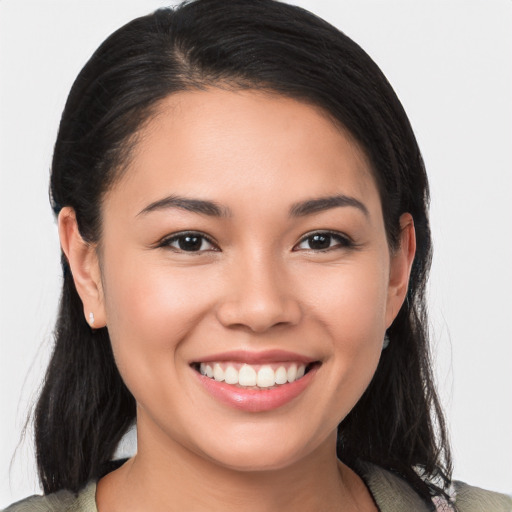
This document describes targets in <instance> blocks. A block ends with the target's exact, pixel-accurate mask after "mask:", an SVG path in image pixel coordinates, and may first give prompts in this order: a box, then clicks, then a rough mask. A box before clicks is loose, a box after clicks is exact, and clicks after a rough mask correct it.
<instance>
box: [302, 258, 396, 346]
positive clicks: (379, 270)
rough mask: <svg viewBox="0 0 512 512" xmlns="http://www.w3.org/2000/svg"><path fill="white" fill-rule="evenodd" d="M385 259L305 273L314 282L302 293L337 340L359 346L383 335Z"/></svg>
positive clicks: (365, 259) (385, 293) (385, 284)
mask: <svg viewBox="0 0 512 512" xmlns="http://www.w3.org/2000/svg"><path fill="white" fill-rule="evenodd" d="M382 261H384V262H385V261H386V260H385V258H384V260H381V259H379V258H361V259H360V260H358V261H357V262H354V264H348V263H347V264H341V265H339V266H333V267H329V268H325V269H322V270H321V271H319V270H318V269H312V270H311V275H310V276H307V275H306V276H305V277H306V282H309V283H311V285H310V286H307V285H306V286H304V287H303V292H302V295H303V296H305V297H308V308H309V309H310V310H311V311H312V312H313V314H314V315H315V317H317V318H318V319H320V321H321V322H322V324H323V325H324V326H325V327H326V328H327V329H328V330H329V331H330V332H331V333H332V336H333V339H334V340H335V341H336V340H340V342H343V344H345V345H346V346H351V345H355V346H359V345H361V344H365V342H371V341H372V339H373V338H375V336H376V337H377V338H380V337H381V336H382V335H383V330H384V328H385V315H386V303H387V290H388V288H387V285H388V270H387V266H386V265H385V264H383V263H382ZM308 277H309V279H308ZM354 348H356V347H354Z"/></svg>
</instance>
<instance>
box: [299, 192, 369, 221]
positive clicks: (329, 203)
mask: <svg viewBox="0 0 512 512" xmlns="http://www.w3.org/2000/svg"><path fill="white" fill-rule="evenodd" d="M343 206H351V207H354V208H357V209H358V210H361V211H362V212H363V213H364V214H365V216H366V217H369V215H370V214H369V212H368V208H366V206H365V205H364V204H363V203H362V202H361V201H359V199H356V198H355V197H350V196H345V195H335V196H328V197H319V198H316V199H309V200H307V201H302V202H300V203H295V204H294V205H293V206H292V207H291V208H290V216H291V217H303V216H305V215H311V214H313V213H318V212H323V211H325V210H330V209H331V208H338V207H343Z"/></svg>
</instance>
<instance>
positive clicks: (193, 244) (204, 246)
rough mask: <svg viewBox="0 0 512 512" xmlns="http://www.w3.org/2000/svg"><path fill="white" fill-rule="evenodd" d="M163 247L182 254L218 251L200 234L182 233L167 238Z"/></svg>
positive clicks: (162, 244)
mask: <svg viewBox="0 0 512 512" xmlns="http://www.w3.org/2000/svg"><path fill="white" fill-rule="evenodd" d="M160 246H161V247H170V248H171V249H174V250H176V251H181V252H201V251H211V250H216V247H215V246H214V245H213V243H212V242H210V241H209V240H208V239H207V238H206V237H205V236H204V235H201V234H200V233H182V234H178V235H175V236H173V237H171V238H167V239H166V240H164V241H163V242H162V243H161V244H160Z"/></svg>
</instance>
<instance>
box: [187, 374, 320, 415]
mask: <svg viewBox="0 0 512 512" xmlns="http://www.w3.org/2000/svg"><path fill="white" fill-rule="evenodd" d="M317 370H318V368H317V366H314V367H313V368H312V369H311V370H310V371H309V372H308V373H306V375H304V377H301V378H300V379H298V380H296V381H294V382H289V383H288V384H281V385H279V386H276V387H275V388H272V389H262V390H258V389H244V388H239V387H237V386H234V385H231V384H226V383H225V382H218V381H216V380H214V379H212V378H210V377H206V376H204V375H201V374H200V373H199V372H197V371H196V370H194V372H195V373H196V375H197V376H198V378H199V381H200V383H201V384H202V385H203V386H204V387H205V388H206V391H208V393H210V395H212V396H213V397H214V398H216V399H217V400H219V401H220V402H222V403H224V404H226V405H229V406H231V407H233V408H235V409H240V410H242V411H247V412H263V411H271V410H273V409H277V408H278V407H282V406H283V405H285V404H287V403H289V402H291V401H292V400H293V399H294V398H296V397H298V396H299V395H300V394H301V393H302V392H303V391H304V390H305V389H306V387H307V386H308V385H309V384H310V382H311V381H312V379H313V377H314V376H315V374H316V372H317Z"/></svg>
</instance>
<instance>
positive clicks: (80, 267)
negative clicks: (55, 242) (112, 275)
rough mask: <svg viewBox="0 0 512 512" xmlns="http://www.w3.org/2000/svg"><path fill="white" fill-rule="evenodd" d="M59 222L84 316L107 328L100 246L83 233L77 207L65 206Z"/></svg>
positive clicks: (92, 323) (89, 322) (60, 232)
mask: <svg viewBox="0 0 512 512" xmlns="http://www.w3.org/2000/svg"><path fill="white" fill-rule="evenodd" d="M58 224H59V238H60V244H61V247H62V251H63V252H64V254H65V255H66V258H67V260H68V263H69V266H70V269H71V273H72V275H73V280H74V282H75V287H76V289H77V292H78V294H79V295H80V298H81V299H82V303H83V306H84V317H85V319H86V321H87V323H88V324H89V325H90V326H91V327H94V328H95V329H98V328H100V327H104V326H105V325H106V315H105V308H104V301H103V288H102V285H101V273H100V266H99V261H98V255H97V252H96V248H95V247H94V246H93V245H91V244H89V243H87V242H86V241H85V240H84V239H83V238H82V236H81V235H80V232H79V230H78V224H77V221H76V215H75V211H74V210H73V208H71V207H65V208H62V210H61V211H60V213H59V218H58Z"/></svg>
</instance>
